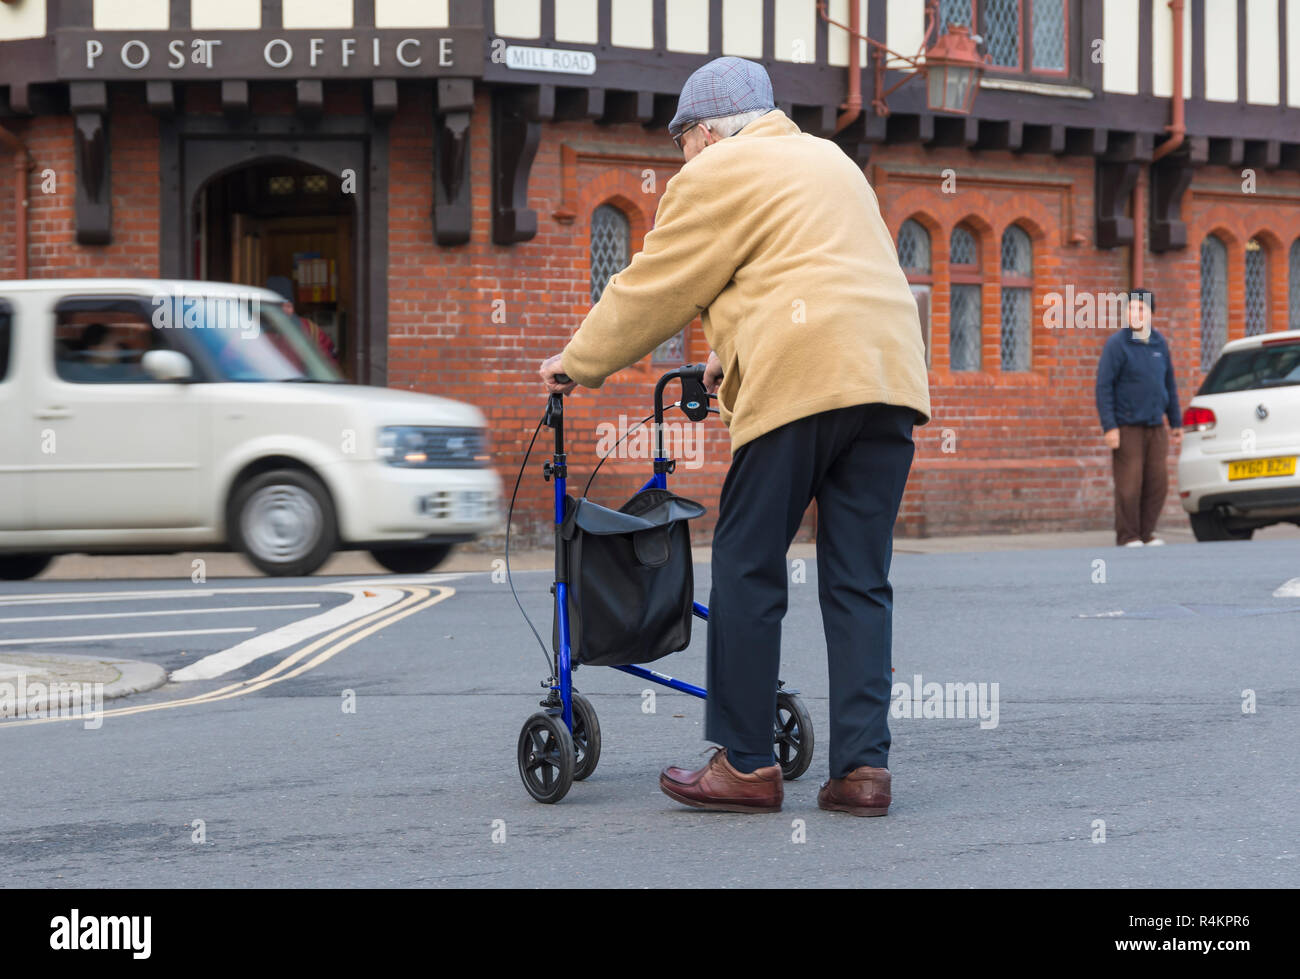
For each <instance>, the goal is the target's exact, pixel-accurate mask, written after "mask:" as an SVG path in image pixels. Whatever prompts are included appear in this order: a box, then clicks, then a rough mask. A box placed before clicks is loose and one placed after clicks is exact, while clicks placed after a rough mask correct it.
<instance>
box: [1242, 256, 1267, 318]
mask: <svg viewBox="0 0 1300 979" xmlns="http://www.w3.org/2000/svg"><path fill="white" fill-rule="evenodd" d="M1267 332H1268V253H1267V252H1266V251H1264V249H1263V247H1262V246H1261V245H1260V243H1259V242H1258V241H1256V240H1255V239H1254V238H1252V239H1250V241H1248V242H1246V336H1248V337H1254V336H1259V335H1260V334H1261V333H1267Z"/></svg>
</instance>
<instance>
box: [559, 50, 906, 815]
mask: <svg viewBox="0 0 1300 979" xmlns="http://www.w3.org/2000/svg"><path fill="white" fill-rule="evenodd" d="M669 131H670V133H671V134H672V136H673V139H674V140H675V141H676V142H677V145H678V146H679V147H680V148H681V150H682V152H683V154H684V155H685V157H686V164H685V166H683V167H682V169H681V171H680V172H679V173H677V174H676V175H675V176H674V177H673V178H672V179H671V180H670V181H669V182H668V186H667V188H666V189H665V191H664V196H663V199H662V201H661V202H660V204H659V211H658V214H657V216H656V219H655V227H654V230H652V231H651V232H650V233H649V234H647V235H646V238H645V247H644V249H643V250H642V251H641V252H640V253H639V254H638V255H636V257H635V258H633V260H632V262H631V264H630V265H629V266H628V267H627V268H626V269H624V270H623V271H622V272H620V273H619V274H618V275H615V276H613V277H612V278H611V279H610V281H609V284H608V286H607V287H606V288H605V291H604V293H603V294H602V295H601V298H600V301H599V302H598V303H597V304H596V306H595V307H594V308H593V309H592V310H591V312H590V313H589V314H588V315H587V318H586V319H585V320H584V321H583V323H582V326H581V328H580V329H579V330H578V331H577V333H575V334H574V336H573V338H572V340H570V342H569V344H568V346H567V347H566V348H565V349H564V352H563V353H562V354H561V355H559V356H556V357H552V358H550V359H549V360H547V361H546V362H545V363H543V364H542V367H541V375H542V379H543V381H544V383H545V384H546V387H547V390H549V391H551V392H561V393H568V392H569V391H571V390H572V388H573V384H562V383H560V382H559V376H560V375H567V377H568V378H569V379H571V380H572V382H574V383H576V384H581V385H583V386H585V387H589V388H596V387H599V386H600V385H601V384H602V383H603V382H604V380H605V378H607V377H608V376H609V375H610V374H613V373H614V372H615V371H618V370H621V369H623V368H625V367H627V366H629V365H631V364H634V363H636V362H637V361H639V360H640V359H641V358H643V357H645V356H646V355H647V354H649V353H650V352H651V351H652V350H654V348H655V347H656V346H657V345H658V344H660V343H662V342H663V341H665V340H667V339H668V338H670V337H672V336H673V335H674V334H675V333H677V332H678V331H679V330H681V329H682V328H683V327H684V326H686V324H688V323H689V322H691V320H693V319H694V318H695V317H696V316H702V317H703V323H704V334H705V336H706V337H707V338H708V340H709V343H710V345H711V347H712V348H713V353H711V354H710V356H709V363H708V371H707V373H706V375H705V382H706V385H707V386H708V388H709V390H710V392H715V391H716V392H718V400H719V404H720V406H721V414H722V419H723V421H724V422H725V423H726V424H727V426H728V428H729V429H730V432H731V444H732V462H731V468H730V471H729V472H728V473H727V478H726V481H725V483H724V484H723V487H722V496H721V499H720V501H719V507H718V520H717V525H716V528H715V530H714V536H713V589H712V592H711V595H710V600H709V610H710V616H709V634H708V689H709V696H708V700H707V703H706V708H705V737H706V739H708V740H710V741H713V742H715V743H716V744H717V745H718V746H719V750H717V751H715V753H714V754H713V756H712V757H711V758H710V759H709V761H708V763H707V764H706V765H705V766H704V767H703V768H701V769H699V770H698V771H688V770H686V769H681V768H667V769H665V770H664V771H663V773H662V774H661V775H660V780H659V783H660V788H661V789H662V790H663V791H664V792H665V793H666V794H667V795H668V796H670V797H671V798H673V799H674V800H676V801H678V802H681V803H684V804H686V805H689V806H694V807H696V808H699V809H718V810H726V811H730V812H776V811H779V810H780V808H781V803H782V800H783V795H784V788H783V783H782V776H781V769H780V767H779V766H777V765H776V764H775V758H774V756H773V751H772V724H773V718H774V717H775V715H776V694H777V672H778V669H779V666H780V657H781V620H782V618H783V617H784V615H785V610H786V602H787V590H786V552H787V550H788V549H789V546H790V543H791V541H792V540H793V539H794V536H795V533H796V532H797V531H798V529H799V525H800V523H801V521H802V519H803V514H804V511H805V510H806V509H807V507H808V504H809V503H810V502H811V501H812V500H814V499H815V500H816V501H817V504H818V507H817V514H818V525H817V571H818V593H819V596H820V600H821V611H822V622H823V624H824V626H825V632H826V646H827V653H828V657H829V661H830V694H831V696H830V712H831V718H830V722H831V733H830V775H831V778H830V780H829V781H828V782H827V783H825V784H824V785H823V786H822V789H821V792H820V794H819V795H818V804H819V805H820V806H821V807H822V808H823V809H830V810H837V811H842V812H849V813H853V814H855V815H861V816H879V815H884V814H885V812H886V811H887V809H888V807H889V803H890V799H891V792H890V775H889V771H888V756H889V745H890V738H889V724H888V713H889V697H890V691H891V689H892V680H891V677H890V672H891V670H890V640H891V636H890V627H891V612H892V607H893V592H892V590H891V588H890V584H889V563H890V557H891V553H892V541H893V526H894V521H895V519H896V517H897V514H898V508H899V503H900V500H901V498H902V495H903V487H904V485H905V484H906V482H907V474H908V470H909V468H910V467H911V462H912V455H913V444H912V427H913V426H914V425H917V424H924V423H926V422H927V421H929V414H930V397H929V389H928V386H927V377H926V368H925V355H924V349H923V344H922V337H921V329H920V322H919V318H918V315H917V309H916V303H915V301H914V300H913V298H912V294H911V292H910V290H909V288H908V284H907V280H906V278H905V277H904V275H903V272H902V270H901V268H900V267H899V264H898V257H897V255H896V253H895V251H894V245H893V239H892V238H891V236H890V234H889V231H888V229H887V228H886V227H885V223H884V221H883V220H882V218H881V215H880V209H879V205H878V204H877V202H876V197H875V194H874V193H873V192H872V190H871V187H870V186H869V185H868V183H867V181H866V179H865V178H864V176H863V174H862V171H861V170H860V169H859V168H858V167H857V166H856V165H855V164H854V163H853V162H852V161H851V160H850V159H849V158H848V157H847V156H845V155H844V153H842V152H841V151H840V149H839V148H838V147H837V146H836V145H835V144H834V143H832V142H829V141H828V140H824V139H819V138H817V137H815V136H811V135H808V134H805V133H801V132H800V131H799V128H798V127H797V126H796V125H795V124H794V123H793V122H791V121H790V119H788V118H787V117H786V116H785V114H784V113H782V112H780V111H778V110H777V109H776V108H775V107H774V104H773V99H772V85H771V82H770V80H769V79H768V76H767V73H766V71H764V70H763V68H762V66H760V65H757V64H755V63H753V62H750V61H744V60H741V59H739V58H720V59H718V60H716V61H712V62H710V63H709V64H707V65H705V66H704V67H703V68H700V69H699V70H698V71H696V72H695V73H694V74H693V75H691V77H690V79H688V81H687V82H686V86H685V88H683V90H682V95H681V99H680V101H679V103H678V109H677V115H676V117H675V118H674V119H673V120H672V123H671V124H670V125H669Z"/></svg>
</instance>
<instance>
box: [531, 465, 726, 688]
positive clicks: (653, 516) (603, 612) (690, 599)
mask: <svg viewBox="0 0 1300 979" xmlns="http://www.w3.org/2000/svg"><path fill="white" fill-rule="evenodd" d="M704 512H705V510H704V507H703V506H701V505H700V504H698V503H695V502H693V501H692V500H687V499H684V498H682V497H680V496H677V495H676V494H674V493H672V492H671V491H669V490H666V489H648V490H642V491H641V492H640V493H637V495H636V496H634V497H632V499H630V500H628V501H627V503H625V504H623V506H622V507H621V508H620V509H618V510H610V509H608V508H606V507H603V506H600V505H599V504H596V503H592V502H591V501H590V500H588V499H586V498H585V497H584V498H583V499H580V500H575V499H574V498H573V497H571V496H570V497H567V498H566V499H565V517H564V522H563V523H562V524H561V525H560V546H562V547H563V548H564V549H565V552H566V554H567V558H568V581H569V590H568V603H567V604H568V607H569V639H570V646H571V650H572V658H573V662H575V663H586V664H590V665H592V666H628V665H631V664H633V663H649V662H650V661H652V660H656V659H659V658H660V657H663V656H667V655H668V654H669V653H675V652H677V651H678V650H681V649H685V648H686V647H687V646H688V645H690V642H691V618H692V615H693V613H692V607H693V604H694V601H695V569H694V566H693V564H692V563H691V535H690V528H689V526H688V525H687V521H688V520H692V519H694V518H695V517H699V516H702V515H703V514H704ZM552 642H553V643H554V645H555V649H556V650H557V651H558V650H559V647H560V626H559V616H558V615H557V616H556V617H555V628H554V632H553V635H552Z"/></svg>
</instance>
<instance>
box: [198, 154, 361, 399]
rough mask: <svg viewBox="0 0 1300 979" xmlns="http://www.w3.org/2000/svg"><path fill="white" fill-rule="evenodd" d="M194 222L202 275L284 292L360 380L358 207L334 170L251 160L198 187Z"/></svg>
mask: <svg viewBox="0 0 1300 979" xmlns="http://www.w3.org/2000/svg"><path fill="white" fill-rule="evenodd" d="M193 222H194V223H193V227H194V228H195V230H196V232H197V237H198V241H197V247H198V254H197V255H196V256H195V259H196V266H197V269H198V274H199V277H200V278H202V279H209V280H217V281H221V282H238V283H240V284H242V285H251V286H265V287H267V288H271V289H273V290H275V291H277V292H280V293H281V294H282V295H287V297H288V298H289V299H290V300H291V301H292V302H293V306H294V312H295V313H296V314H297V315H298V316H300V317H302V319H303V321H304V326H305V327H306V328H307V330H308V331H309V332H310V333H312V334H313V335H314V336H316V337H317V339H318V340H319V342H320V343H321V346H322V347H323V348H324V349H326V350H327V351H328V352H330V353H331V354H332V355H333V357H334V359H335V360H336V361H337V362H338V365H339V367H340V368H341V369H342V371H343V373H344V375H345V376H346V377H347V378H348V379H349V380H352V381H356V380H357V379H358V375H359V372H360V368H361V357H360V349H361V343H360V342H359V341H360V338H359V337H358V331H357V323H358V322H359V317H358V315H357V295H356V288H355V283H356V274H355V271H356V242H357V236H356V208H355V206H354V204H353V198H352V196H350V195H348V194H345V193H343V181H342V179H341V178H340V177H339V176H338V175H336V174H332V173H329V172H327V171H325V170H322V169H320V168H318V167H313V166H311V165H309V164H306V163H302V162H300V161H297V160H261V161H258V162H255V163H250V164H248V165H247V166H243V167H240V168H238V169H235V170H230V171H227V172H226V173H224V174H220V175H218V176H216V177H213V178H212V179H211V180H210V181H208V182H207V183H206V184H204V185H203V186H202V187H201V188H199V191H198V193H197V195H196V198H195V202H194V217H193ZM322 337H323V338H322Z"/></svg>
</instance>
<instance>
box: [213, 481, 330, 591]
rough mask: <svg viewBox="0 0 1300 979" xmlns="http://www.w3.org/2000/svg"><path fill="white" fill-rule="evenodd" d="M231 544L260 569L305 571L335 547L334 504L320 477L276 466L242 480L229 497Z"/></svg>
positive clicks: (275, 572) (299, 573)
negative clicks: (273, 468) (241, 483)
mask: <svg viewBox="0 0 1300 979" xmlns="http://www.w3.org/2000/svg"><path fill="white" fill-rule="evenodd" d="M228 526H229V527H230V537H231V544H232V545H233V546H234V547H236V548H238V549H239V550H240V551H242V552H243V553H244V556H245V557H247V558H248V560H249V561H251V562H252V563H253V565H254V566H255V567H256V568H257V569H258V570H259V571H261V572H262V573H263V574H267V575H275V576H277V577H300V576H304V575H309V574H311V573H312V572H314V571H315V570H316V569H317V568H319V567H320V566H321V565H322V564H324V563H325V561H326V559H327V558H328V557H329V556H330V555H331V554H333V553H334V547H335V544H336V543H337V541H338V528H337V523H336V520H335V514H334V505H333V504H332V503H331V502H330V498H329V494H328V493H327V492H326V491H325V487H324V486H322V485H321V482H320V480H318V479H317V478H316V477H315V476H313V475H311V474H310V473H306V472H301V471H300V470H297V469H276V470H273V471H272V472H265V473H261V474H259V475H257V476H254V477H252V478H251V479H249V480H247V481H246V482H244V483H243V485H241V486H240V487H239V489H237V490H236V491H235V494H234V496H233V497H231V500H230V516H229V522H228Z"/></svg>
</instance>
